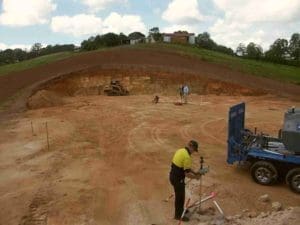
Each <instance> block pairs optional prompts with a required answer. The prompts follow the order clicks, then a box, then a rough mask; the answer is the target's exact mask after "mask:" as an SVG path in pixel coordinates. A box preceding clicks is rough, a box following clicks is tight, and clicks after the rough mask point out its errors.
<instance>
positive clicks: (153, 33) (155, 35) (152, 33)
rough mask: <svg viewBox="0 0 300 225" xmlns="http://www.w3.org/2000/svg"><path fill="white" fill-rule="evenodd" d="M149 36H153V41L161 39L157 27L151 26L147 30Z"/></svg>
mask: <svg viewBox="0 0 300 225" xmlns="http://www.w3.org/2000/svg"><path fill="white" fill-rule="evenodd" d="M149 37H150V38H153V40H154V41H161V40H162V34H161V33H160V32H159V28H158V27H152V28H151V29H150V30H149Z"/></svg>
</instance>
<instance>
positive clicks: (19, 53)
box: [0, 43, 75, 66]
mask: <svg viewBox="0 0 300 225" xmlns="http://www.w3.org/2000/svg"><path fill="white" fill-rule="evenodd" d="M74 50H75V45H73V44H66V45H47V46H46V47H42V44H41V43H35V44H34V45H33V46H32V47H31V49H30V50H29V51H25V50H22V49H20V48H16V49H6V50H4V51H0V66H1V65H5V64H10V63H16V62H20V61H24V60H27V59H33V58H36V57H39V56H43V55H49V54H53V53H58V52H65V51H74Z"/></svg>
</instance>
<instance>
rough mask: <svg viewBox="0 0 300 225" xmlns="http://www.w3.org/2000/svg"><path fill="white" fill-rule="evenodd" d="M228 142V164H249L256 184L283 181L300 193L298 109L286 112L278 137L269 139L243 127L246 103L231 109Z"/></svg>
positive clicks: (299, 112) (299, 111)
mask: <svg viewBox="0 0 300 225" xmlns="http://www.w3.org/2000/svg"><path fill="white" fill-rule="evenodd" d="M227 141H228V147H227V151H228V152H227V163H229V164H233V163H235V162H239V163H244V162H249V163H250V165H251V167H250V171H251V175H252V178H253V179H254V181H255V182H257V183H259V184H262V185H272V184H274V183H275V182H276V181H278V180H280V179H282V178H284V179H285V181H286V182H287V184H288V185H289V187H290V188H291V190H292V191H294V192H296V193H298V194H300V109H295V108H292V109H290V110H288V111H287V112H286V113H285V117H284V126H283V128H282V129H281V130H279V135H278V137H271V136H269V135H266V134H263V133H260V134H257V133H256V131H255V132H253V131H251V130H249V129H246V128H245V103H240V104H238V105H235V106H232V107H231V108H230V110H229V120H228V140H227Z"/></svg>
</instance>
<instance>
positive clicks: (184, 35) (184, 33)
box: [163, 31, 195, 37]
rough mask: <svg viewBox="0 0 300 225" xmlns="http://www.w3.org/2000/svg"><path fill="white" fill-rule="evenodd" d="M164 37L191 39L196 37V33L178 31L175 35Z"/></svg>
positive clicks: (169, 34) (165, 34)
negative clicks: (190, 37)
mask: <svg viewBox="0 0 300 225" xmlns="http://www.w3.org/2000/svg"><path fill="white" fill-rule="evenodd" d="M163 35H164V36H170V37H189V36H194V35H195V34H194V33H188V32H186V31H177V32H174V33H163Z"/></svg>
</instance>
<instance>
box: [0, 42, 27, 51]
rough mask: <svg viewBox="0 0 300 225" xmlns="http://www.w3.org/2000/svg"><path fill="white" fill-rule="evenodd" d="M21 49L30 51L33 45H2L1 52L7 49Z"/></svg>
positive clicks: (0, 46) (0, 44)
mask: <svg viewBox="0 0 300 225" xmlns="http://www.w3.org/2000/svg"><path fill="white" fill-rule="evenodd" d="M16 48H20V49H22V50H24V51H28V50H30V48H31V45H23V44H15V45H6V44H4V43H0V50H5V49H16Z"/></svg>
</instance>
